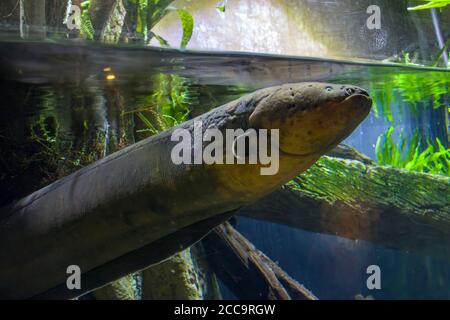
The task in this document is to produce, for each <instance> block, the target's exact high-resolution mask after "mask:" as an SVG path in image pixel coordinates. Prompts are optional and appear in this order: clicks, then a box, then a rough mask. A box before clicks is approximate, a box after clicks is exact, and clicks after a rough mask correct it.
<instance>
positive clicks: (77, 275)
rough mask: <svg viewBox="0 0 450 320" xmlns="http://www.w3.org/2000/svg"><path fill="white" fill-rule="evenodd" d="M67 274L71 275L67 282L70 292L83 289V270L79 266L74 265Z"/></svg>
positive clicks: (68, 269)
mask: <svg viewBox="0 0 450 320" xmlns="http://www.w3.org/2000/svg"><path fill="white" fill-rule="evenodd" d="M66 273H67V274H70V276H69V277H67V280H66V286H67V289H69V290H74V289H81V269H80V267H79V266H77V265H75V264H73V265H70V266H68V267H67V270H66Z"/></svg>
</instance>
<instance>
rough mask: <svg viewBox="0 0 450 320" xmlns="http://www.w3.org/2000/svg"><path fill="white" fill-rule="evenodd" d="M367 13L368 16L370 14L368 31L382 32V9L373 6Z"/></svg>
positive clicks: (369, 7) (367, 23)
mask: <svg viewBox="0 0 450 320" xmlns="http://www.w3.org/2000/svg"><path fill="white" fill-rule="evenodd" d="M366 12H367V13H368V14H370V16H369V17H368V18H367V22H366V26H367V29H369V30H373V29H377V30H380V29H381V9H380V7H379V6H377V5H374V4H373V5H371V6H368V7H367V11H366Z"/></svg>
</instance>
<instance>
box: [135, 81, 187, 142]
mask: <svg viewBox="0 0 450 320" xmlns="http://www.w3.org/2000/svg"><path fill="white" fill-rule="evenodd" d="M155 82H156V83H157V84H158V87H157V88H156V89H155V90H154V91H153V93H152V94H151V95H149V96H147V97H146V98H145V99H144V101H142V102H141V103H140V107H139V108H138V109H136V110H133V111H130V112H128V113H134V114H135V115H136V117H137V118H138V119H139V120H140V121H141V122H142V124H143V125H144V128H142V129H138V130H136V132H137V133H143V134H144V135H146V136H150V135H154V134H157V133H159V132H161V131H164V130H167V129H169V128H172V127H174V126H177V125H179V124H181V123H183V122H184V121H186V119H187V117H188V115H189V113H190V107H189V106H190V105H191V97H190V95H189V91H188V88H187V86H186V83H185V80H184V78H181V77H179V76H176V75H167V74H160V75H158V76H157V77H156V79H155Z"/></svg>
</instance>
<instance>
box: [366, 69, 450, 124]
mask: <svg viewBox="0 0 450 320" xmlns="http://www.w3.org/2000/svg"><path fill="white" fill-rule="evenodd" d="M449 86H450V77H449V75H448V74H447V73H445V72H411V71H409V72H401V73H396V74H390V75H386V74H378V73H376V72H375V71H373V70H372V69H369V87H370V92H371V96H372V99H373V111H374V114H375V116H376V117H380V116H381V117H383V118H384V119H386V120H388V121H389V122H393V121H394V116H393V113H392V110H391V107H392V105H393V104H394V103H396V104H398V103H399V99H401V100H403V101H404V102H406V103H407V104H408V108H409V111H411V113H412V114H413V115H415V114H417V113H418V111H419V110H420V109H419V108H424V107H425V106H427V104H426V103H424V102H427V101H430V97H431V99H432V101H431V102H432V107H433V108H434V109H438V108H441V107H442V106H443V105H444V99H443V97H445V95H446V94H448V89H449Z"/></svg>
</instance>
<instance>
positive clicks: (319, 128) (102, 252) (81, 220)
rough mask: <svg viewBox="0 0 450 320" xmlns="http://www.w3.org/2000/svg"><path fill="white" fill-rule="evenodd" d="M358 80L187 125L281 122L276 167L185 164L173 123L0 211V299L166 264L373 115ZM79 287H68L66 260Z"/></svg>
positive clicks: (218, 112)
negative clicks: (177, 157) (271, 170)
mask: <svg viewBox="0 0 450 320" xmlns="http://www.w3.org/2000/svg"><path fill="white" fill-rule="evenodd" d="M370 106H371V100H370V98H369V97H368V94H367V93H366V92H365V91H363V90H362V89H359V88H357V87H354V86H341V85H331V84H324V83H299V84H286V85H283V86H278V87H271V88H267V89H262V90H259V91H256V92H254V93H252V94H249V95H246V96H244V97H242V98H240V99H238V100H236V101H233V102H230V103H228V104H226V105H224V106H221V107H218V108H216V109H213V110H212V111H210V112H208V113H206V114H204V115H201V116H200V117H198V118H196V119H193V120H191V121H188V122H186V123H184V124H182V125H181V126H179V127H181V128H186V129H188V130H189V131H190V133H191V134H192V132H193V124H194V121H202V123H203V127H204V129H205V128H218V129H220V130H224V129H226V128H228V129H238V128H240V129H243V130H247V129H249V128H254V129H279V130H280V131H279V132H280V144H279V146H280V147H279V149H280V159H279V171H278V173H277V174H275V175H261V174H260V168H261V165H260V164H239V165H238V164H235V165H229V164H223V165H222V164H211V165H206V164H197V165H194V164H193V165H184V164H182V165H176V164H174V163H173V162H172V161H171V150H172V148H173V147H174V146H175V144H177V142H174V141H171V134H172V132H173V130H175V128H173V129H172V130H169V131H166V132H163V133H161V134H159V135H156V136H153V137H150V138H148V139H145V140H143V141H141V142H139V143H136V144H134V145H132V146H129V147H127V148H125V149H123V150H121V151H119V152H116V153H114V154H112V155H110V156H108V157H106V158H104V159H102V160H100V161H97V162H95V163H93V164H92V165H90V166H88V167H85V168H83V169H82V170H79V171H77V172H75V173H73V174H71V175H69V176H67V177H65V178H63V179H61V180H59V181H56V182H54V183H52V184H50V185H49V186H47V187H45V188H43V189H41V190H38V191H36V192H34V193H33V194H31V195H29V196H27V197H25V198H23V199H21V200H19V201H17V202H16V203H14V204H12V205H11V206H8V207H6V208H2V210H1V212H0V298H8V299H22V298H32V297H52V298H61V297H63V298H69V297H74V296H78V295H80V294H81V293H84V292H87V291H89V290H92V289H94V288H96V287H99V286H101V285H104V284H106V283H108V282H110V281H112V280H114V279H117V278H118V277H120V276H123V275H125V274H127V273H130V272H132V271H135V270H138V269H142V268H144V267H146V266H148V265H150V264H152V263H155V262H157V261H160V260H161V259H163V258H166V257H167V256H170V255H171V254H173V253H175V252H176V251H178V250H180V246H186V245H189V244H191V243H193V242H195V241H196V240H198V239H199V238H201V237H202V236H203V235H204V234H206V233H207V232H208V231H209V230H211V229H212V228H213V227H214V226H215V225H217V224H220V223H221V222H222V221H223V220H224V219H226V218H228V217H229V216H230V214H228V213H230V212H233V211H234V210H236V209H238V208H239V207H241V206H243V205H245V204H249V203H251V202H253V201H255V200H257V199H258V198H259V197H261V196H263V195H265V194H267V193H269V192H271V191H272V190H274V189H275V188H277V187H279V186H281V185H282V184H284V183H285V182H287V181H289V180H290V179H291V178H293V177H294V176H296V175H298V174H299V173H300V172H302V171H304V170H306V169H307V168H308V167H309V166H311V165H312V164H313V163H314V162H315V161H316V160H317V159H318V158H319V157H320V155H322V154H323V153H325V152H326V151H328V150H329V149H331V148H333V147H334V146H335V145H337V144H338V143H339V142H340V141H341V140H342V139H344V138H345V137H346V136H347V135H349V134H350V133H351V132H352V131H353V130H354V128H356V126H357V125H358V124H359V123H360V122H361V121H362V119H364V117H365V116H366V115H367V114H368V112H369V110H370ZM70 265H77V266H79V267H80V269H81V271H82V278H81V279H82V281H81V283H82V289H81V290H68V289H67V288H66V279H67V277H68V274H67V273H66V271H67V267H68V266H70Z"/></svg>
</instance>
